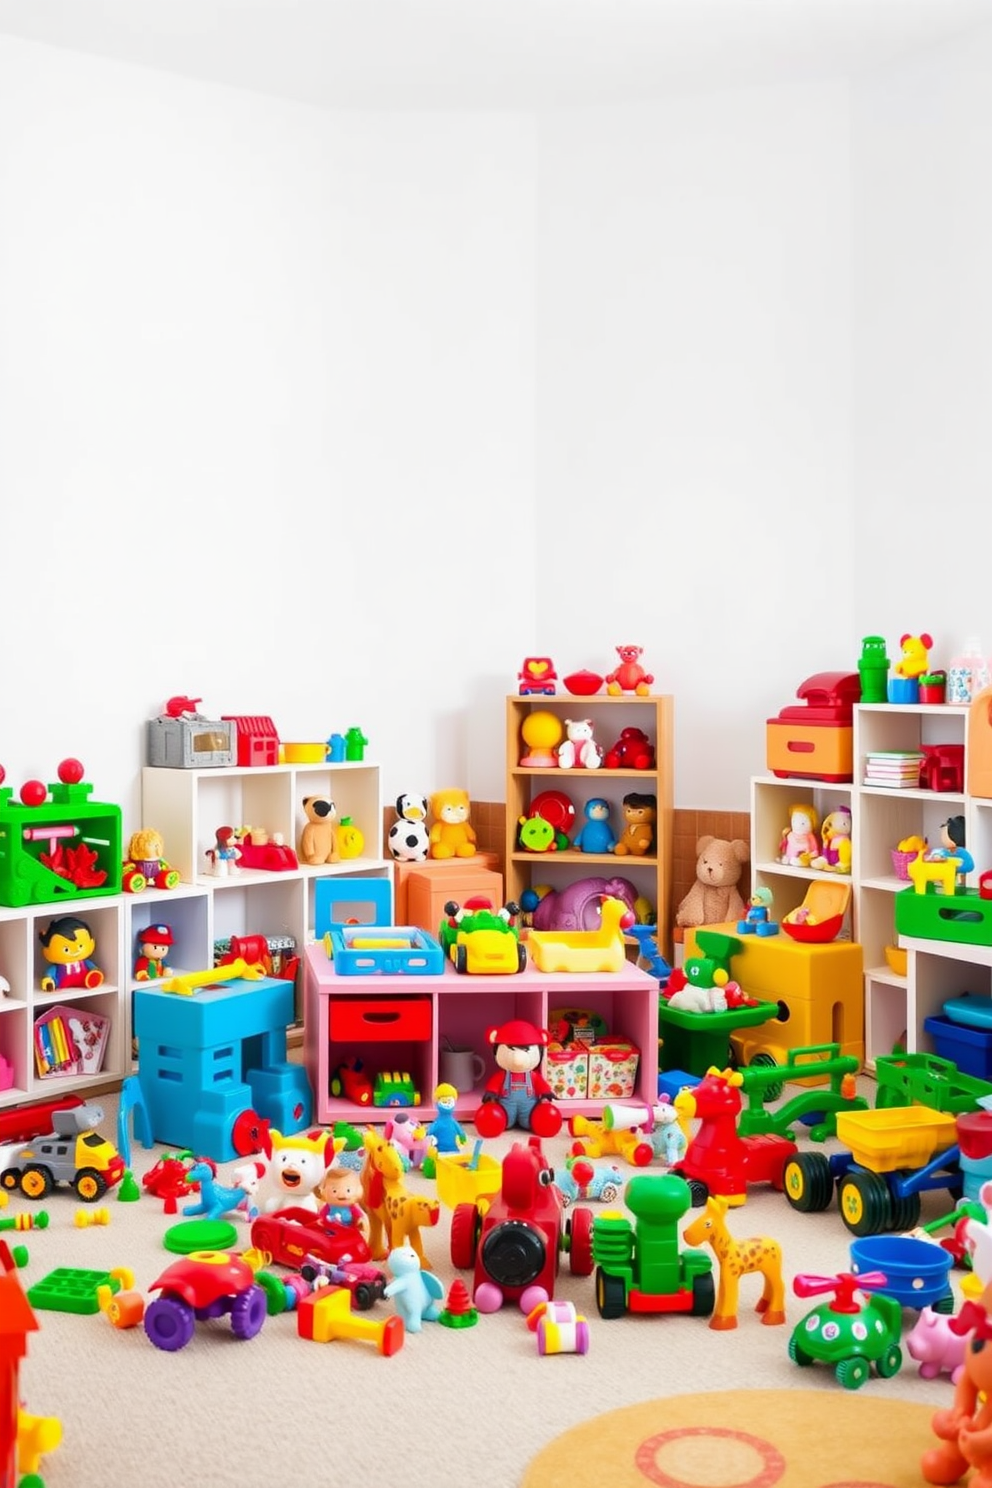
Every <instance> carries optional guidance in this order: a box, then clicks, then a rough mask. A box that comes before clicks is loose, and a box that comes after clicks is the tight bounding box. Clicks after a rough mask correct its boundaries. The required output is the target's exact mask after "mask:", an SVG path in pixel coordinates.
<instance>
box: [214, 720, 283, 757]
mask: <svg viewBox="0 0 992 1488" xmlns="http://www.w3.org/2000/svg"><path fill="white" fill-rule="evenodd" d="M221 716H222V718H223V720H224V722H225V723H233V724H234V725H235V728H236V729H237V734H238V764H239V765H277V764H278V763H279V735H278V734H277V733H276V726H275V724H274V723H273V722H272V719H271V718H266V717H264V716H263V715H261V714H254V713H252V714H247V713H245V714H241V713H224V714H222V715H221Z"/></svg>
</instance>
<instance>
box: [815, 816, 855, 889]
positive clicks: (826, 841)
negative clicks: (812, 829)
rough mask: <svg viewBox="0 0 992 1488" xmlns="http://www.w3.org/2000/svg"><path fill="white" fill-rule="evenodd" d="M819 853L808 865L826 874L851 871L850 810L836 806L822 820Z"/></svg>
mask: <svg viewBox="0 0 992 1488" xmlns="http://www.w3.org/2000/svg"><path fill="white" fill-rule="evenodd" d="M820 843H821V847H820V851H819V852H818V853H817V855H816V856H815V857H814V859H813V861H812V862H811V863H810V867H811V868H821V869H823V870H824V871H825V872H827V873H850V871H851V808H850V807H849V806H838V807H837V808H836V809H835V810H833V811H830V812H828V813H827V815H826V816H825V817H824V818H823V821H822V823H821V825H820Z"/></svg>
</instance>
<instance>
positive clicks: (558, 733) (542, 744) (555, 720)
mask: <svg viewBox="0 0 992 1488" xmlns="http://www.w3.org/2000/svg"><path fill="white" fill-rule="evenodd" d="M520 732H521V734H522V735H523V740H524V743H525V744H526V745H528V747H529V748H530V749H554V748H556V747H557V745H559V744H560V743H561V741H562V739H563V738H564V737H565V727H564V725H563V723H562V721H561V719H560V718H559V717H558V715H557V714H556V713H549V712H547V711H546V710H545V709H543V708H539V709H538V710H537V711H536V712H535V713H528V714H527V717H526V718H525V719H524V721H523V723H522V724H521V725H520Z"/></svg>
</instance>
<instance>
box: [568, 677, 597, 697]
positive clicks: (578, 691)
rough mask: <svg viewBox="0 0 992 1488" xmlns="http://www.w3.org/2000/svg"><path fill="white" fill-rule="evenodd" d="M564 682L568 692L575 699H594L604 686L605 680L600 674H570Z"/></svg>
mask: <svg viewBox="0 0 992 1488" xmlns="http://www.w3.org/2000/svg"><path fill="white" fill-rule="evenodd" d="M562 681H563V682H564V684H565V688H566V690H567V691H568V692H570V693H572V695H573V696H574V697H592V696H593V695H594V694H595V693H597V692H598V691H599V689H600V688H601V687H602V685H603V678H602V677H601V676H600V674H599V673H598V672H586V671H582V672H569V674H568V676H567V677H563V678H562Z"/></svg>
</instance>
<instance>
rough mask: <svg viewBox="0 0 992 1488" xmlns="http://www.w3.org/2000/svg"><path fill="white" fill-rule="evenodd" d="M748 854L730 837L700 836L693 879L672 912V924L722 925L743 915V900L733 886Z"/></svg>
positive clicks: (743, 843) (739, 840)
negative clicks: (728, 839) (694, 877)
mask: <svg viewBox="0 0 992 1488" xmlns="http://www.w3.org/2000/svg"><path fill="white" fill-rule="evenodd" d="M749 857H750V850H749V848H748V845H747V843H746V842H742V841H741V839H740V838H736V837H735V838H734V840H733V842H727V841H725V840H724V839H723V838H722V837H710V836H706V837H700V839H699V841H698V842H697V843H696V882H695V883H694V884H693V886H692V888H691V889H690V890H689V892H688V894H686V896H685V898H684V899H683V900H682V903H681V904H680V905H679V907H678V910H677V911H676V914H675V923H676V925H681V926H683V927H684V928H690V927H691V928H695V927H696V926H697V925H722V924H724V923H725V922H726V921H727V920H740V919H743V918H744V900H743V899H742V898H741V894H740V890H739V889H738V887H737V885H738V884H739V883H740V881H741V875H742V874H743V872H744V864H745V863H746V862H747V861H748V858H749Z"/></svg>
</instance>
